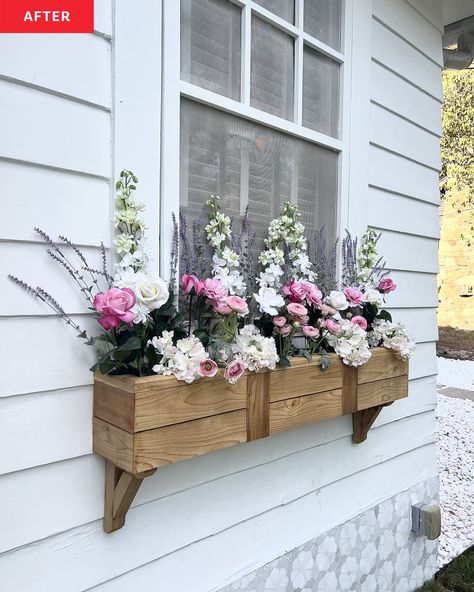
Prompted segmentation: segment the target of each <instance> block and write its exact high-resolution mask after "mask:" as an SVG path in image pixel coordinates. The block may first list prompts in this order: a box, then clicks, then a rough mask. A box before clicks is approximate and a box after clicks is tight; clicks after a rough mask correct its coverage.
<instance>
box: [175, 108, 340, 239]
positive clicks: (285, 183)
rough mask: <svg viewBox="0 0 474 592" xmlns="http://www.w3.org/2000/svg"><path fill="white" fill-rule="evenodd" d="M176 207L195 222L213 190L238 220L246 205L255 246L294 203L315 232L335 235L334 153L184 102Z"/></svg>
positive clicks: (231, 116) (305, 221) (335, 169)
mask: <svg viewBox="0 0 474 592" xmlns="http://www.w3.org/2000/svg"><path fill="white" fill-rule="evenodd" d="M180 162H181V205H182V209H183V210H184V212H185V213H186V215H187V216H188V217H190V218H196V217H199V216H201V215H202V213H203V211H205V202H206V200H207V199H208V198H209V194H210V193H215V194H218V195H219V196H220V197H221V199H222V202H223V207H224V208H225V210H226V212H227V213H228V214H229V215H230V216H231V217H234V218H238V217H239V216H240V215H241V214H242V213H243V212H244V211H245V208H246V207H247V206H248V208H249V212H250V221H251V224H252V226H253V230H254V231H255V232H256V234H257V245H256V247H257V248H259V247H263V239H264V237H265V236H266V233H267V227H268V224H269V223H270V221H271V220H272V218H274V217H276V216H277V215H278V212H279V210H280V208H281V206H282V204H283V202H284V201H286V200H290V201H292V202H293V203H297V204H298V206H299V207H300V209H301V213H302V221H303V223H304V224H305V225H306V227H307V229H308V236H309V235H310V234H311V233H312V231H314V230H316V229H318V228H320V227H321V226H324V227H325V228H326V230H327V232H328V233H329V236H334V234H335V231H336V201H337V185H338V183H337V162H338V156H337V153H335V152H333V151H332V150H329V149H326V148H322V147H320V146H317V145H316V144H312V143H310V142H307V141H305V140H300V139H297V138H293V137H291V136H288V135H287V134H283V133H281V132H278V131H275V130H271V129H269V128H267V127H265V126H261V125H257V124H254V123H251V122H249V121H246V120H244V119H242V118H239V117H236V116H233V115H230V114H226V113H224V112H221V111H216V110H215V109H213V108H210V107H206V106H204V105H201V104H199V103H195V102H193V101H189V100H187V99H182V100H181V159H180Z"/></svg>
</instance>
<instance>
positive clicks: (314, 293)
mask: <svg viewBox="0 0 474 592" xmlns="http://www.w3.org/2000/svg"><path fill="white" fill-rule="evenodd" d="M301 284H302V285H303V286H304V289H305V291H306V300H307V301H308V302H311V304H315V305H319V304H321V300H322V298H323V293H322V292H321V290H320V289H319V288H318V286H316V284H312V283H311V282H301Z"/></svg>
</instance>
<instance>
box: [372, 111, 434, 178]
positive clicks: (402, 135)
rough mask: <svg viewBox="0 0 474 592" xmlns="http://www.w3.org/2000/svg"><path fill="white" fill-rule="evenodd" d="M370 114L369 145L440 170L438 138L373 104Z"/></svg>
mask: <svg viewBox="0 0 474 592" xmlns="http://www.w3.org/2000/svg"><path fill="white" fill-rule="evenodd" d="M370 115H371V117H370V137H371V142H372V144H375V145H377V146H381V147H382V148H385V149H387V150H390V151H392V152H395V153H396V154H399V155H401V156H404V157H406V158H409V159H410V160H413V161H414V162H418V163H420V164H423V165H425V166H427V167H430V168H432V169H435V170H439V169H440V168H441V156H440V148H439V138H437V137H436V136H434V135H433V134H431V133H430V132H427V131H425V130H424V129H422V128H420V127H417V126H416V125H414V124H413V123H410V122H409V121H407V120H405V119H403V118H401V117H399V116H398V115H396V114H395V113H392V112H391V111H388V110H387V109H385V108H383V107H381V106H379V105H377V104H375V103H373V104H372V105H371V114H370ZM407 138H410V141H409V142H408V141H407Z"/></svg>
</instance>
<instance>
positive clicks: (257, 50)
mask: <svg viewBox="0 0 474 592" xmlns="http://www.w3.org/2000/svg"><path fill="white" fill-rule="evenodd" d="M250 55H251V59H252V62H251V76H250V104H251V105H252V107H257V108H258V109H262V110H263V111H267V112H268V113H272V114H273V115H278V116H279V117H283V118H285V119H293V76H294V74H293V62H294V40H293V38H292V37H290V36H289V35H287V34H286V33H283V32H282V31H280V30H279V29H277V28H276V27H273V26H272V25H270V24H269V23H267V22H265V21H263V20H261V19H260V18H257V17H255V16H254V17H253V18H252V43H251V53H250Z"/></svg>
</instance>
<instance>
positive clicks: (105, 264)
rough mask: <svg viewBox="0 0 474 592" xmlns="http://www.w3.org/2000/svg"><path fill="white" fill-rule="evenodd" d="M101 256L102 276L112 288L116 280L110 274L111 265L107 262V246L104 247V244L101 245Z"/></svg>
mask: <svg viewBox="0 0 474 592" xmlns="http://www.w3.org/2000/svg"><path fill="white" fill-rule="evenodd" d="M100 254H101V257H102V275H103V276H104V277H105V279H106V280H107V283H108V284H109V288H111V287H112V284H113V282H114V278H113V277H112V276H111V275H110V274H109V272H108V269H109V263H108V261H107V251H106V249H105V246H104V243H103V242H101V243H100ZM96 273H98V272H96Z"/></svg>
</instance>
